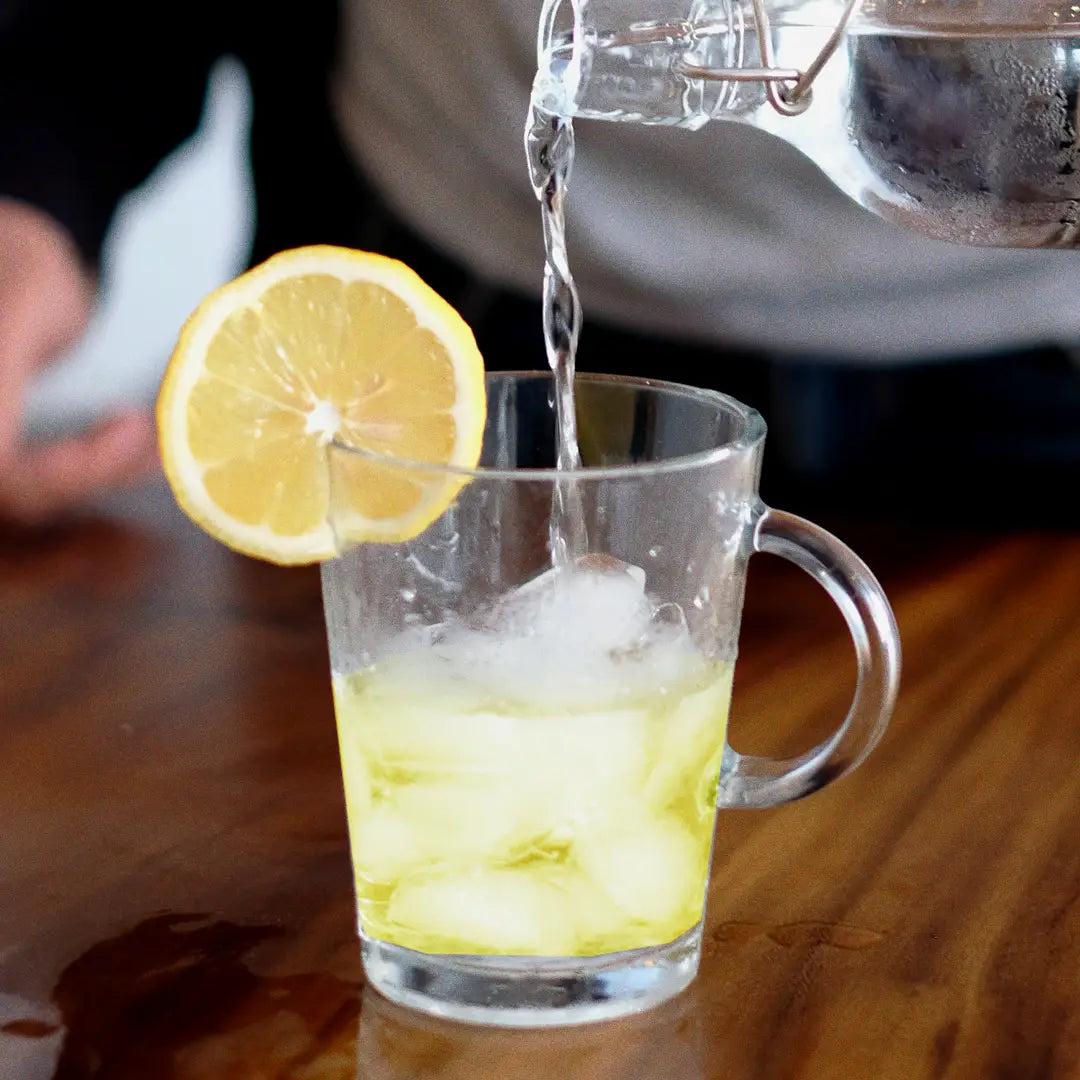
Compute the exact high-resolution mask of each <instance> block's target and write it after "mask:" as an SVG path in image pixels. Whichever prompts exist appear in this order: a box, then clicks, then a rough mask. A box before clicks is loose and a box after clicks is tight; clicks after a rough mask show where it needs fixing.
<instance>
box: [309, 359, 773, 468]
mask: <svg viewBox="0 0 1080 1080" xmlns="http://www.w3.org/2000/svg"><path fill="white" fill-rule="evenodd" d="M485 377H486V379H487V381H488V385H489V388H490V382H491V380H492V379H505V380H508V381H509V380H516V381H521V382H524V381H526V380H534V381H538V382H539V381H543V382H549V383H550V382H552V381H553V379H554V376H553V375H552V373H551V372H550V371H539V370H534V371H527V370H522V371H489V372H487V373H486V376H485ZM574 382H575V384H577V383H582V382H587V383H596V384H600V385H609V386H612V385H613V386H624V387H632V388H637V389H641V390H659V391H661V392H663V393H667V394H673V395H676V396H679V397H683V398H690V399H692V400H696V401H698V402H701V403H703V404H711V405H713V406H714V407H715V408H716V409H717V410H718V411H719V410H723V411H726V412H728V413H734V414H735V415H736V416H738V417H740V418H741V419H742V421H743V431H742V432H741V434H740V436H739V437H738V438H735V439H732V440H730V441H728V442H725V443H721V444H719V445H718V446H714V447H710V448H709V449H708V450H698V451H695V452H694V453H692V454H678V455H675V456H674V457H670V458H663V459H661V460H659V461H629V462H626V463H625V464H622V465H584V466H582V467H581V468H579V469H558V468H556V467H555V466H554V465H552V466H547V467H545V468H534V467H527V468H506V467H504V466H488V465H477V466H475V467H473V468H469V467H468V466H464V465H442V464H438V463H435V462H430V461H417V460H415V459H411V458H402V457H395V456H393V455H391V454H377V453H375V452H373V451H371V450H364V449H361V448H360V447H356V446H348V445H346V444H345V443H343V442H341V441H340V440H339V439H338V438H337V437H336V436H335V437H334V438H333V439H331V440H330V441H329V442H328V443H327V450H328V452H331V451H336V452H340V453H342V454H345V455H347V456H349V457H357V458H360V459H361V460H364V461H370V462H372V463H373V464H377V465H386V466H391V467H395V468H400V469H404V470H410V471H418V472H425V473H430V474H432V475H438V476H452V477H457V478H462V479H467V480H517V481H526V480H531V481H534V482H535V481H548V482H553V481H555V480H566V479H575V480H582V481H592V480H619V479H625V478H627V477H629V476H654V475H657V474H662V473H680V472H691V471H693V470H694V469H700V468H706V467H708V466H710V465H716V464H718V463H719V462H722V461H726V460H729V459H731V458H734V457H737V456H738V455H740V454H745V453H747V452H748V451H749V450H751V449H752V448H753V447H754V446H756V445H757V444H759V443H760V442H761V441H762V440H763V439H764V438H765V432H766V425H765V420H764V419H763V417H762V416H761V414H760V413H759V412H758V411H757V410H756V409H754V408H751V407H750V406H749V405H744V404H743V403H742V402H741V401H739V400H738V399H736V398H733V397H731V396H729V395H728V394H722V393H720V391H718V390H706V389H703V388H701V387H697V386H689V385H686V384H685V383H677V382H669V381H667V380H665V379H649V378H642V377H639V376H631V375H606V374H600V373H597V372H591V371H583V372H578V373H577V374H576V375H575V376H574ZM490 401H491V394H490V389H489V393H488V404H489V406H490Z"/></svg>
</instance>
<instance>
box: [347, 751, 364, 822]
mask: <svg viewBox="0 0 1080 1080" xmlns="http://www.w3.org/2000/svg"><path fill="white" fill-rule="evenodd" d="M341 774H342V779H343V781H344V786H345V812H346V814H347V815H348V819H349V821H350V822H352V821H360V820H362V819H363V817H364V816H365V815H366V814H367V812H368V810H370V808H371V770H370V769H369V768H368V764H367V760H366V759H365V758H364V756H363V754H360V753H357V752H356V750H355V749H354V748H351V747H350V748H348V749H346V748H344V747H343V748H342V754H341Z"/></svg>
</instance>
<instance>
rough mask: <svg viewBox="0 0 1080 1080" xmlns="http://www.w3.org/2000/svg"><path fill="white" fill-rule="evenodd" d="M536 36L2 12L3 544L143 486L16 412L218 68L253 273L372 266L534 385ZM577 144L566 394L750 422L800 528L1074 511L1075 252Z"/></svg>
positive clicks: (696, 154) (626, 133)
mask: <svg viewBox="0 0 1080 1080" xmlns="http://www.w3.org/2000/svg"><path fill="white" fill-rule="evenodd" d="M539 7H540V0H531V2H529V3H523V2H521V0H458V2H457V3H455V4H450V5H432V4H430V3H428V2H427V0H341V2H340V3H336V2H333V0H311V2H310V3H308V4H306V5H304V6H303V8H302V9H298V10H295V11H294V10H292V9H290V10H289V13H288V15H287V16H285V15H284V14H283V9H282V10H278V9H271V8H269V7H268V6H266V5H256V4H252V3H248V2H242V0H220V2H219V3H216V4H211V3H209V2H207V0H192V2H190V3H186V4H183V5H170V6H167V7H166V8H164V9H160V8H149V7H147V6H146V5H143V4H137V3H134V2H132V0H124V2H110V0H102V2H101V3H100V4H97V5H87V4H83V3H76V2H75V0H22V2H21V3H20V2H19V0H16V7H15V9H14V11H13V12H10V13H9V14H8V15H7V17H6V19H5V21H4V23H3V24H2V25H0V516H7V517H13V518H18V519H23V520H41V519H46V518H48V517H49V516H51V515H53V514H55V513H58V512H60V511H62V510H63V509H64V508H66V507H68V506H71V505H74V504H77V503H78V501H80V500H82V499H85V498H87V497H88V496H90V495H92V494H93V493H94V492H96V491H99V490H101V489H104V488H108V487H110V486H113V485H116V484H119V483H123V482H126V481H128V480H130V479H133V478H136V477H138V476H140V475H143V474H144V473H145V472H146V470H147V469H149V468H150V467H151V463H152V461H153V430H152V419H151V417H150V415H149V412H148V411H143V410H140V409H137V408H133V409H130V410H126V411H123V412H121V413H118V414H116V415H113V416H110V417H107V418H105V419H104V420H103V421H102V422H101V424H100V425H99V426H97V427H96V428H94V429H92V430H90V431H88V432H86V433H85V434H83V435H81V436H79V437H76V438H69V439H65V440H62V441H60V442H57V443H53V444H49V445H45V446H31V445H29V444H27V442H26V441H25V439H24V436H23V432H22V427H21V408H20V396H21V394H22V392H23V390H24V388H25V386H26V385H27V381H28V380H29V379H30V378H31V377H32V376H33V374H34V372H36V371H37V370H40V368H41V367H42V366H43V365H45V364H47V363H49V362H50V361H51V360H52V359H54V358H55V357H56V356H57V355H58V354H59V353H60V352H61V351H62V349H63V348H64V347H65V346H66V345H68V344H69V343H70V342H72V341H73V340H75V339H77V338H78V336H79V334H80V333H81V332H82V330H83V329H84V327H85V325H86V321H87V318H88V315H89V312H90V310H91V305H92V302H93V296H94V291H95V273H96V266H97V262H98V259H99V256H100V251H101V245H102V241H103V238H104V236H105V233H106V230H107V229H108V226H109V222H110V220H111V218H112V215H113V213H114V210H115V208H116V205H117V203H118V201H119V200H120V199H121V198H122V197H123V195H124V194H125V193H127V192H128V191H130V190H132V189H133V188H135V187H137V186H138V185H139V184H140V183H142V181H143V180H144V179H145V178H146V177H147V176H148V175H149V174H150V172H151V171H152V170H153V169H154V168H155V166H156V165H157V164H158V163H159V161H160V160H161V159H162V158H163V157H164V156H165V155H166V154H168V153H169V152H170V151H172V150H173V149H174V148H175V147H176V146H177V145H178V144H180V143H181V142H182V141H183V140H184V139H185V138H187V137H188V136H190V135H191V134H192V133H193V132H194V130H195V128H196V126H197V124H198V121H199V117H200V112H201V107H202V102H203V96H204V93H205V89H206V82H207V76H208V73H209V71H210V68H211V66H212V65H213V64H214V63H215V61H216V60H217V59H218V58H220V57H221V56H224V55H233V56H235V57H237V58H238V59H239V60H240V61H241V62H242V63H243V64H244V65H245V67H246V69H247V71H248V74H249V78H250V82H251V87H252V95H253V102H254V112H253V122H252V133H251V164H252V171H253V179H254V185H255V196H256V227H255V235H254V242H253V248H252V252H251V259H252V261H253V262H257V261H260V260H261V259H263V258H265V257H267V256H268V255H270V254H272V253H273V252H275V251H278V250H281V249H284V248H288V247H294V246H298V245H301V244H309V243H335V244H343V245H347V246H351V247H359V248H365V249H368V250H373V251H380V252H382V253H384V254H387V255H391V256H393V257H396V258H399V259H402V260H403V261H404V262H406V263H408V264H409V265H410V266H412V267H413V268H414V269H415V270H416V271H417V272H418V273H419V274H420V275H421V276H422V277H424V278H425V279H426V280H427V281H428V282H429V283H430V284H431V285H432V286H433V287H434V288H435V289H437V290H438V291H439V292H440V293H442V295H443V296H445V297H446V299H447V300H448V301H449V302H450V303H451V304H453V305H454V306H455V307H457V308H458V310H460V311H461V312H462V314H463V315H464V317H465V318H466V320H467V321H469V323H470V324H471V325H472V327H473V329H474V332H475V333H476V336H477V340H478V343H479V345H480V348H481V350H482V352H483V354H484V356H485V359H486V362H487V363H488V366H489V367H490V368H492V369H498V368H503V369H505V368H535V367H543V366H544V364H545V359H544V354H543V345H542V339H541V336H540V309H539V301H538V295H539V290H540V280H541V271H542V259H543V252H542V241H541V233H540V225H539V212H538V207H537V204H536V200H535V197H534V195H533V192H532V189H531V187H530V184H529V179H528V175H527V170H526V165H525V158H524V151H523V144H522V134H523V127H524V120H525V111H526V106H527V102H528V97H529V90H530V86H531V81H532V76H533V73H534V69H535V38H536V28H537V22H538V17H539ZM578 128H579V136H578V157H577V162H576V164H575V171H574V175H573V177H572V180H571V185H570V198H569V202H568V216H569V239H570V245H571V247H570V258H571V264H572V267H573V270H574V273H575V277H576V278H577V281H578V285H579V289H580V292H581V297H582V302H583V307H584V311H585V328H584V331H583V335H582V341H581V350H580V353H579V367H580V368H581V369H583V370H607V371H610V372H615V373H625V374H634V375H647V376H653V377H657V378H667V379H673V380H677V381H684V382H690V383H694V384H696V385H700V386H711V387H715V388H717V389H721V390H724V391H726V392H729V393H731V394H733V395H734V396H736V397H740V398H742V399H743V400H745V401H747V402H748V403H749V404H751V405H754V406H756V407H758V408H759V409H761V411H762V412H763V413H764V414H765V416H766V419H767V420H768V421H769V422H770V425H771V427H772V435H771V436H770V439H769V441H768V454H769V457H768V458H767V463H766V468H765V476H764V487H763V492H764V493H765V495H766V496H767V497H769V498H771V499H773V501H783V502H784V503H785V504H786V505H788V506H789V507H790V508H792V509H795V510H803V511H804V512H810V511H812V510H814V509H816V508H818V507H820V506H821V505H822V504H823V503H829V502H830V501H831V502H832V503H834V504H836V505H841V506H846V507H848V508H855V507H860V506H861V507H863V508H877V509H886V510H888V511H889V512H892V513H896V512H902V511H903V508H904V507H905V506H906V507H908V508H910V507H912V506H913V505H916V504H917V505H918V506H920V507H923V508H930V507H932V506H933V507H939V508H940V507H948V506H957V505H961V504H963V505H969V506H973V507H982V508H984V509H989V511H990V513H991V514H993V515H996V516H998V517H1002V518H1008V517H1009V516H1010V515H1018V513H1019V511H1018V509H1017V508H1018V507H1019V506H1020V505H1021V502H1023V503H1024V504H1026V505H1027V506H1031V505H1032V504H1035V505H1036V506H1037V505H1039V503H1040V500H1041V502H1042V504H1043V505H1049V503H1050V502H1051V501H1052V500H1053V499H1054V497H1055V495H1056V493H1057V492H1058V491H1060V490H1062V489H1063V488H1067V487H1068V486H1070V485H1071V486H1072V487H1075V481H1076V479H1077V478H1078V477H1080V381H1078V378H1077V371H1076V367H1075V365H1074V364H1073V362H1072V359H1071V356H1072V354H1071V349H1072V347H1073V344H1074V343H1075V342H1077V341H1078V340H1080V263H1078V262H1076V257H1075V255H1072V254H1070V253H1060V252H1032V251H1027V252H1023V251H1001V250H988V249H975V248H970V249H969V248H961V247H952V246H948V245H945V244H942V243H939V242H936V241H931V240H928V239H926V238H923V237H920V236H918V235H915V234H910V233H905V232H903V231H901V230H898V229H896V228H894V227H892V226H890V225H887V224H885V223H883V222H880V221H878V220H877V219H875V218H874V217H872V216H871V215H870V214H869V213H867V212H866V211H864V210H862V209H860V208H858V207H857V206H855V205H854V204H853V203H851V202H849V201H848V200H847V198H846V197H845V196H843V195H842V194H840V193H839V192H838V191H836V190H835V189H834V188H833V187H832V186H831V184H830V183H829V182H828V181H827V180H826V179H825V178H824V177H823V175H822V174H821V173H820V172H819V171H818V170H817V168H816V167H815V166H814V165H812V164H811V163H810V162H808V161H807V160H806V159H804V158H803V157H801V156H800V155H799V154H797V153H796V152H795V151H794V150H792V149H791V148H790V147H788V146H787V145H786V144H783V143H781V142H780V141H778V140H774V139H771V138H770V137H769V136H767V135H764V134H762V133H760V132H758V131H755V130H752V129H749V128H745V127H743V126H740V125H736V124H730V123H714V124H711V125H709V126H708V127H706V128H705V129H704V130H702V131H700V132H696V133H687V132H682V131H672V130H664V129H655V128H649V129H646V128H638V127H635V126H633V125H626V124H621V125H615V124H599V123H588V124H587V123H584V122H581V123H579V125H578ZM177 257H182V253H181V252H166V251H163V252H161V258H162V259H163V260H166V259H170V258H177ZM984 489H985V490H987V491H988V492H989V493H988V494H986V495H981V494H980V492H982V491H983V490H984ZM995 492H1004V493H1005V494H1006V496H1007V498H1005V499H1002V498H999V496H998V495H997V494H995ZM1025 512H1026V511H1025Z"/></svg>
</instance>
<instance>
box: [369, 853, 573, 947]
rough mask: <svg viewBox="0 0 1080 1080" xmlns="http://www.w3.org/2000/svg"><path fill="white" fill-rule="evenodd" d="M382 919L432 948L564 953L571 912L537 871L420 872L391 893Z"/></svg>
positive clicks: (404, 936)
mask: <svg viewBox="0 0 1080 1080" xmlns="http://www.w3.org/2000/svg"><path fill="white" fill-rule="evenodd" d="M387 917H388V919H389V920H390V921H391V922H393V923H394V924H395V925H396V926H397V927H398V928H400V929H399V931H398V932H397V933H396V934H395V936H396V937H400V938H401V939H404V940H409V941H411V942H414V943H415V942H416V940H417V938H421V939H423V941H424V944H423V946H418V945H416V944H414V947H423V948H425V949H426V950H428V951H432V952H450V953H494V954H500V955H509V956H513V955H523V956H568V955H572V953H573V950H574V944H575V943H574V924H573V917H572V912H571V911H570V910H569V908H568V905H567V903H566V899H565V897H564V896H563V895H562V894H561V893H560V892H559V890H558V889H556V888H555V887H553V886H552V885H551V884H550V882H548V881H547V880H545V878H544V874H543V871H540V870H535V871H534V870H527V869H516V870H492V869H477V870H472V871H468V872H444V873H438V874H422V875H418V876H417V877H416V878H413V879H409V880H406V881H404V882H402V884H401V885H400V886H399V887H398V888H397V889H396V890H395V892H394V895H393V896H392V897H391V899H390V904H389V907H388V909H387Z"/></svg>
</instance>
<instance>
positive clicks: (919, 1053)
mask: <svg viewBox="0 0 1080 1080" xmlns="http://www.w3.org/2000/svg"><path fill="white" fill-rule="evenodd" d="M847 535H848V536H849V538H851V539H852V541H853V542H854V543H856V544H857V545H858V546H859V547H861V549H862V551H863V554H864V555H865V556H866V557H867V559H868V561H870V562H871V563H872V565H874V566H875V568H876V569H877V570H878V571H879V573H880V576H881V578H882V580H883V583H884V584H885V586H886V589H887V590H888V592H889V593H890V595H891V597H892V599H893V602H894V605H895V607H896V611H897V615H898V618H899V622H900V626H901V631H902V634H903V638H904V645H905V651H906V655H905V660H906V667H905V678H904V685H903V691H902V695H901V701H900V706H899V709H898V711H897V713H896V716H895V720H894V722H893V725H892V727H891V729H890V731H889V733H888V735H887V736H886V738H885V740H884V742H883V743H882V744H881V746H880V747H879V749H878V750H877V752H876V753H875V754H874V756H873V757H872V758H871V759H870V760H869V761H868V762H867V764H865V765H864V766H863V767H862V768H861V769H860V770H859V771H858V772H857V773H856V774H855V775H853V776H852V777H849V778H847V779H845V780H843V781H841V782H840V783H838V784H836V785H835V786H833V787H832V788H830V789H829V790H827V791H824V792H822V793H820V794H818V795H816V796H814V797H813V798H810V799H808V800H806V801H804V802H802V803H799V804H796V805H792V806H789V807H785V808H782V809H778V810H775V811H769V812H760V811H757V812H755V811H740V812H726V813H724V814H723V816H722V821H721V824H720V826H719V829H718V834H717V850H716V859H715V867H714V873H713V881H712V886H711V893H710V899H709V918H708V926H707V933H706V939H707V944H706V956H705V959H704V963H703V968H702V972H701V975H700V977H699V978H698V980H697V982H696V983H695V984H694V986H693V987H692V989H691V990H690V991H688V992H687V993H686V994H684V995H683V996H682V997H680V998H679V999H677V1000H675V1001H673V1002H671V1003H670V1004H669V1005H667V1006H665V1007H663V1008H662V1009H659V1010H657V1011H654V1012H653V1013H650V1014H646V1015H644V1016H641V1017H639V1018H637V1019H633V1020H627V1021H620V1022H617V1023H613V1024H608V1025H599V1026H593V1027H585V1028H578V1029H570V1030H567V1031H563V1032H548V1033H523V1032H498V1031H487V1030H483V1029H474V1028H466V1027H458V1026H456V1025H452V1024H445V1023H437V1022H433V1021H430V1020H426V1019H424V1018H422V1017H420V1016H417V1015H414V1014H411V1013H409V1012H406V1011H404V1010H402V1009H399V1008H395V1007H393V1006H391V1005H389V1004H387V1003H385V1002H384V1001H382V1000H380V999H379V998H377V997H376V996H374V995H373V994H371V993H370V992H365V991H364V989H363V983H362V976H361V970H360V964H359V955H358V948H357V943H356V940H355V936H354V927H353V906H352V894H351V884H350V869H349V860H348V853H347V846H346V836H345V818H344V811H343V804H342V795H341V789H340V781H339V774H338V765H337V750H336V744H335V734H334V725H333V717H332V713H331V703H330V695H329V688H328V679H327V659H326V651H325V642H324V636H323V627H322V622H321V619H322V614H321V608H320V600H319V593H318V577H317V574H316V573H315V572H314V571H312V570H281V569H277V568H274V567H270V566H266V565H262V564H258V563H255V562H250V561H246V560H243V559H240V558H237V557H235V556H233V555H231V554H230V553H228V552H226V551H224V550H223V549H220V548H219V547H217V546H216V545H215V544H214V543H213V542H212V541H210V540H208V539H206V538H205V537H203V536H202V535H201V534H200V533H198V532H197V531H196V530H195V529H194V528H193V527H191V526H189V525H188V524H187V523H186V521H184V520H183V519H182V518H181V517H180V515H179V514H178V512H177V511H175V510H174V509H173V508H172V506H171V503H170V502H169V500H168V498H167V497H166V496H165V495H164V493H163V492H161V491H160V490H158V489H156V488H154V489H151V490H149V491H145V492H143V493H141V496H140V498H139V499H138V500H129V501H128V502H127V503H126V504H125V505H123V506H121V507H120V508H119V509H115V510H113V511H112V512H111V513H110V514H108V515H104V516H100V517H98V518H89V519H86V520H84V521H81V522H80V523H77V524H74V525H71V526H69V527H68V528H65V529H58V530H55V531H51V532H47V533H40V534H35V535H29V536H27V535H22V536H14V537H13V536H10V535H9V536H7V537H6V538H5V539H3V540H0V1078H2V1080H37V1078H39V1077H42V1078H43V1077H51V1076H55V1077H57V1078H58V1080H90V1078H95V1080H129V1078H139V1080H170V1078H176V1080H219V1078H220V1080H225V1078H228V1080H247V1078H256V1077H259V1078H264V1077H265V1078H271V1077H273V1078H279V1077H290V1078H298V1080H307V1078H315V1077H333V1078H338V1077H343V1078H353V1077H360V1078H364V1080H367V1078H389V1077H393V1078H424V1077H453V1078H459V1077H460V1078H466V1077H468V1078H492V1080H496V1078H497V1080H513V1078H517V1077H530V1078H532V1077H535V1078H551V1080H591V1078H601V1077H603V1078H607V1077H612V1078H614V1077H618V1078H626V1080H661V1078H664V1080H667V1078H671V1080H699V1078H700V1080H705V1078H709V1080H751V1078H753V1080H772V1078H775V1080H795V1078H810V1077H813V1078H822V1080H838V1078H854V1080H861V1078H875V1080H886V1078H896V1080H919V1078H924V1077H925V1078H927V1080H930V1078H935V1080H936V1078H940V1077H947V1078H950V1080H959V1078H968V1077H970V1078H979V1080H1021V1078H1032V1080H1034V1078H1040V1080H1045V1078H1050V1077H1072V1076H1077V1075H1080V535H1070V534H1058V535H1053V534H1045V535H1036V534H1020V533H1017V534H1007V535H999V536H992V535H987V534H982V535H967V536H962V535H951V536H945V537H939V538H937V539H932V538H931V537H930V535H929V534H927V533H923V532H918V531H915V530H897V529H891V530H887V531H886V532H885V534H884V535H885V537H886V539H885V540H882V538H881V535H880V534H879V536H878V538H877V539H875V538H874V536H873V533H872V532H871V533H870V534H869V535H868V536H866V537H865V538H863V539H859V538H858V537H856V536H851V534H847ZM849 651H850V646H849V645H848V643H847V640H846V637H845V634H844V631H843V628H842V626H841V623H840V619H839V616H838V615H836V614H835V613H834V612H833V610H832V609H831V607H830V606H829V604H828V602H827V600H825V599H824V597H823V596H819V594H818V593H817V591H816V590H815V588H814V586H813V585H811V584H810V583H809V582H804V581H803V580H802V579H801V577H799V576H798V575H797V572H796V571H793V570H791V569H790V568H788V567H786V566H784V565H783V564H781V563H780V562H779V561H776V560H770V559H767V558H765V557H761V558H757V559H755V560H754V564H753V568H752V571H751V577H750V584H749V596H748V603H747V611H746V617H745V623H744V633H743V646H742V656H741V659H740V665H739V669H738V674H737V678H736V699H735V708H734V715H733V721H732V741H733V742H735V744H736V745H740V746H741V747H742V748H744V749H747V750H751V751H759V752H760V751H765V750H770V751H790V750H793V749H795V748H798V747H804V746H806V745H809V743H810V741H811V740H812V739H813V738H814V737H815V735H817V734H820V733H821V732H822V731H824V730H825V729H826V727H828V726H830V725H831V724H832V723H834V722H835V720H836V718H837V715H838V713H839V711H840V710H841V709H842V708H843V707H844V706H845V704H846V700H847V697H848V694H849V692H850V685H851V680H852V678H853V668H854V664H853V662H852V660H851V658H850V656H849Z"/></svg>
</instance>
